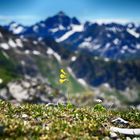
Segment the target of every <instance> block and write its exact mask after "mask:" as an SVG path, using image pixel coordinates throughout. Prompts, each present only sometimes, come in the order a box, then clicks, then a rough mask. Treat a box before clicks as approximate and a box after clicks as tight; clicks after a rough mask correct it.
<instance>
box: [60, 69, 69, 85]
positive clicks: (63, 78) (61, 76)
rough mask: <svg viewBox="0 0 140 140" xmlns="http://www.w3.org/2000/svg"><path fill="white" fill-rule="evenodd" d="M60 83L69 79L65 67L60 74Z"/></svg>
mask: <svg viewBox="0 0 140 140" xmlns="http://www.w3.org/2000/svg"><path fill="white" fill-rule="evenodd" d="M59 78H60V79H59V83H60V84H63V83H64V82H66V81H68V79H67V74H66V72H65V71H64V69H60V75H59Z"/></svg>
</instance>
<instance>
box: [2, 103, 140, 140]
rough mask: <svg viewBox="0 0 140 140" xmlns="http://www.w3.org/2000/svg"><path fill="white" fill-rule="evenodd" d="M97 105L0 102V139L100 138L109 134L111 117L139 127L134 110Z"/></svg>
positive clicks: (139, 123) (137, 113) (139, 114)
mask: <svg viewBox="0 0 140 140" xmlns="http://www.w3.org/2000/svg"><path fill="white" fill-rule="evenodd" d="M102 108H103V107H102V106H100V107H99V105H98V107H97V106H95V107H81V108H77V107H75V106H73V105H71V104H70V103H69V104H68V105H66V106H64V105H61V104H59V105H58V106H47V105H36V104H34V105H32V104H23V105H20V106H15V105H12V104H10V103H8V102H4V101H0V110H1V112H0V133H1V135H0V139H6V138H7V139H35V140H38V139H41V140H43V139H44V140H46V139H52V140H53V139H57V140H62V139H70V140H73V139H77V140H78V139H85V140H88V139H89V140H90V139H97V140H98V139H103V138H104V137H106V136H107V137H109V127H110V126H112V125H113V124H112V123H111V120H112V118H115V117H118V116H120V117H122V118H124V119H126V120H127V121H129V122H131V123H130V124H129V126H127V127H140V120H139V119H138V118H139V117H140V112H139V111H137V110H125V111H124V110H123V111H118V110H116V111H111V110H110V111H108V110H105V109H103V110H102ZM122 137H124V136H120V138H122Z"/></svg>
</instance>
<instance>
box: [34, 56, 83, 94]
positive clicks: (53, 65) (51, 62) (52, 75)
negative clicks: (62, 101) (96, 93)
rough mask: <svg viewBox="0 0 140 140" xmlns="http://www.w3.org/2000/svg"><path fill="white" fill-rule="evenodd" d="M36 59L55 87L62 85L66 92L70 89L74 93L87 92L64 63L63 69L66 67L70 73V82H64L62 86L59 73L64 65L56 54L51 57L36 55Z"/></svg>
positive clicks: (42, 71) (42, 72)
mask: <svg viewBox="0 0 140 140" xmlns="http://www.w3.org/2000/svg"><path fill="white" fill-rule="evenodd" d="M35 59H36V63H37V65H38V68H39V69H40V72H41V74H42V75H43V76H44V77H46V78H47V79H48V80H49V82H50V83H51V84H52V85H53V86H54V87H55V88H56V87H57V88H59V87H61V89H62V90H63V91H64V92H66V90H68V91H69V92H70V93H73V94H74V93H81V92H85V88H84V87H83V86H82V85H81V84H79V83H78V82H77V80H76V79H75V78H73V76H72V75H71V74H70V73H69V72H68V71H67V66H65V65H63V69H65V70H66V72H67V74H68V75H69V83H70V84H63V86H60V84H59V74H60V69H61V68H62V67H61V65H60V64H59V62H58V61H57V60H56V59H55V58H54V56H51V58H49V57H48V58H46V56H36V57H35ZM46 60H47V62H46Z"/></svg>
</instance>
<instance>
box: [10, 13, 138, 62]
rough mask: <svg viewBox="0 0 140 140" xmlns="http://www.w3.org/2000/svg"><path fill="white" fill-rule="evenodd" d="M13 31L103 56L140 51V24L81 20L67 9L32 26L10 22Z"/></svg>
mask: <svg viewBox="0 0 140 140" xmlns="http://www.w3.org/2000/svg"><path fill="white" fill-rule="evenodd" d="M8 29H9V30H10V31H12V32H13V33H14V34H19V35H23V36H24V37H32V38H38V39H39V40H46V39H47V38H51V39H53V40H55V41H56V42H57V43H59V44H63V45H64V46H67V45H69V46H70V47H69V48H70V49H71V50H83V49H84V50H86V51H87V52H90V53H91V54H94V55H98V56H101V57H107V58H111V59H112V58H113V59H121V58H126V57H128V56H130V55H133V56H138V54H139V53H140V26H138V25H135V24H134V23H128V24H126V25H121V24H118V23H107V24H97V23H91V22H85V23H80V22H79V20H78V19H77V18H75V17H73V18H70V17H69V16H67V15H66V14H65V13H64V12H59V13H58V14H56V15H55V16H52V17H49V18H47V19H46V20H44V21H40V22H38V23H36V24H34V25H32V26H30V27H24V26H22V25H18V24H16V23H11V24H10V25H9V27H8Z"/></svg>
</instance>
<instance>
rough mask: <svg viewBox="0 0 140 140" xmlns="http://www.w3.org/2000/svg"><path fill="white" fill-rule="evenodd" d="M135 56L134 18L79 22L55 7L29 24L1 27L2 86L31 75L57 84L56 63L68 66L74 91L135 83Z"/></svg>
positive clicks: (139, 38)
mask: <svg viewBox="0 0 140 140" xmlns="http://www.w3.org/2000/svg"><path fill="white" fill-rule="evenodd" d="M139 57H140V26H136V25H135V24H133V23H129V24H126V25H121V24H116V23H110V24H102V25H100V24H97V23H90V22H86V23H80V22H79V21H78V19H77V18H75V17H74V18H70V17H69V16H67V15H66V14H65V13H63V12H59V13H58V14H57V15H55V16H53V17H49V18H47V19H46V20H44V21H40V22H38V23H36V24H34V25H32V26H29V27H27V26H23V25H18V24H17V23H15V22H12V23H10V24H9V25H8V26H4V27H0V72H1V73H0V79H2V81H3V82H2V84H1V87H3V86H5V85H7V83H9V82H10V81H12V80H17V79H20V78H25V77H26V78H27V77H31V78H33V77H34V78H39V79H41V80H43V81H44V80H45V81H47V84H48V85H52V88H54V89H55V88H57V87H59V86H58V83H57V81H58V75H59V70H60V68H66V69H67V70H68V73H69V74H70V75H71V80H72V83H73V86H72V88H73V89H74V90H76V91H78V92H81V90H83V85H84V86H85V85H86V84H87V85H90V86H93V87H100V86H101V85H102V84H108V85H109V86H110V87H111V88H115V89H118V90H125V89H127V88H130V89H131V88H133V87H136V88H139V84H140V74H139V71H140V59H139ZM21 83H22V82H21ZM85 83H86V84H85ZM39 84H40V83H39ZM73 92H75V91H73Z"/></svg>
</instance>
